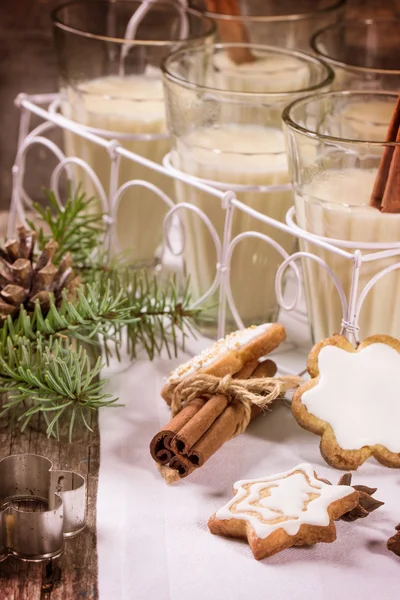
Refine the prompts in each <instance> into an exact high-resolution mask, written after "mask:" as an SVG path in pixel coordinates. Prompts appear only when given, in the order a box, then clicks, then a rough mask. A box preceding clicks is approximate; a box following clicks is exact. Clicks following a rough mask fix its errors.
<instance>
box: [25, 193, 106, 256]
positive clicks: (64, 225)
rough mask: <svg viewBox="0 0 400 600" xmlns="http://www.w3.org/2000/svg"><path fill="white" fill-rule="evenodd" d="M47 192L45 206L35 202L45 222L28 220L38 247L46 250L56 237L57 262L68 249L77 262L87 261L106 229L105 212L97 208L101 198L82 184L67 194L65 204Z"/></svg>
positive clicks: (40, 216) (38, 212) (35, 206)
mask: <svg viewBox="0 0 400 600" xmlns="http://www.w3.org/2000/svg"><path fill="white" fill-rule="evenodd" d="M45 193H46V197H47V201H48V205H47V206H46V207H43V206H41V205H40V204H38V203H37V202H35V203H34V204H33V208H34V210H35V211H36V213H37V215H38V216H39V218H40V220H41V221H42V222H43V225H40V226H38V225H37V224H36V223H35V222H34V221H32V220H30V221H28V225H29V227H30V228H31V230H32V231H35V232H36V233H37V240H38V247H39V250H43V249H44V247H45V245H46V243H47V242H48V241H49V240H50V239H53V240H54V241H56V242H57V243H58V250H57V253H56V256H55V262H59V261H60V260H61V258H62V257H63V256H64V255H65V254H67V253H68V252H69V253H70V254H71V256H72V262H73V264H74V265H76V266H79V265H82V264H85V263H87V262H88V261H90V258H91V256H92V254H93V253H94V252H96V251H97V250H98V249H99V246H100V242H101V238H102V237H103V236H104V234H105V230H106V224H105V219H104V215H103V214H102V213H101V212H99V210H98V200H97V199H96V198H94V197H92V198H87V197H86V195H85V194H84V193H83V192H82V191H81V189H80V186H78V189H77V191H76V193H75V194H74V195H71V194H69V195H68V199H67V201H66V202H65V204H64V205H63V206H61V205H60V204H59V203H58V202H57V199H56V196H55V194H54V192H52V191H51V190H46V192H45Z"/></svg>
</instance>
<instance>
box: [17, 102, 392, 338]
mask: <svg viewBox="0 0 400 600" xmlns="http://www.w3.org/2000/svg"><path fill="white" fill-rule="evenodd" d="M59 103H60V98H59V95H58V94H43V95H32V96H28V95H26V94H20V95H19V96H18V97H17V99H16V105H17V106H18V107H19V108H20V110H21V120H20V130H19V139H18V152H17V156H16V160H15V164H14V166H13V192H12V200H11V209H10V219H9V223H8V232H7V233H8V236H12V234H13V232H14V230H15V227H16V224H17V222H20V223H26V220H25V211H26V210H27V209H29V207H30V206H31V204H32V201H31V199H30V198H29V196H28V194H27V193H26V191H25V189H24V174H25V168H26V154H27V151H28V150H29V148H30V147H31V146H34V145H41V146H45V147H46V148H47V149H48V150H50V151H51V152H52V153H53V154H54V156H55V157H56V159H57V160H58V164H57V166H56V168H55V169H54V171H53V172H52V175H51V179H50V187H51V189H53V190H54V192H55V196H56V199H57V201H58V202H59V203H60V205H62V202H61V199H60V193H59V184H60V176H61V174H62V173H63V172H65V173H66V174H67V176H68V178H69V179H70V180H71V185H72V187H74V185H75V184H74V174H73V169H72V166H73V165H79V166H80V167H81V168H82V169H83V170H84V171H85V173H86V174H87V175H88V176H89V177H90V179H91V181H92V183H93V185H94V188H95V190H96V192H97V194H98V197H99V199H100V201H101V205H102V209H103V211H104V212H105V213H106V214H107V215H108V219H107V224H108V232H107V235H108V241H111V242H112V240H113V237H114V236H115V231H114V221H115V215H116V211H117V208H118V203H119V200H120V198H121V196H122V194H123V193H124V191H125V190H126V189H127V188H128V187H133V186H136V187H145V188H147V189H150V190H152V191H153V192H154V193H155V194H156V195H157V196H158V197H159V198H160V199H161V200H162V201H163V202H165V204H166V206H167V209H168V212H167V215H166V217H165V220H164V232H163V233H164V244H165V246H166V247H168V248H169V249H170V250H171V251H173V252H174V253H175V254H176V253H177V252H176V250H175V251H174V249H173V248H172V244H171V242H170V235H169V232H170V224H171V222H172V220H173V216H174V215H175V214H180V213H181V212H182V211H191V212H194V213H196V214H197V216H198V217H199V218H201V219H202V221H203V223H204V224H205V226H206V227H207V229H208V231H209V233H210V235H211V238H212V240H213V242H214V244H215V249H216V255H217V264H216V269H215V278H214V281H213V282H212V284H211V286H210V288H209V289H208V290H207V292H206V293H205V294H204V295H203V296H202V297H201V298H199V299H197V300H196V302H195V303H194V305H193V306H198V305H200V304H202V303H204V302H205V301H206V300H207V299H208V298H210V297H211V296H212V295H214V294H215V293H218V294H219V308H218V336H219V337H222V336H223V335H224V332H225V325H226V314H227V307H228V306H229V309H230V311H231V314H232V316H233V319H234V321H235V322H236V324H237V326H238V328H243V322H242V319H241V316H240V314H239V312H238V310H237V308H236V305H235V301H234V298H233V294H232V290H231V283H230V262H231V258H232V253H233V250H234V248H235V246H236V245H237V243H238V242H239V241H241V240H242V239H244V238H246V237H247V238H248V237H257V238H258V239H260V240H263V241H264V242H265V243H266V244H269V245H270V246H272V247H273V248H274V249H275V250H276V251H277V252H278V253H279V254H280V255H281V257H282V262H281V264H280V266H279V268H278V270H277V273H276V280H275V291H276V296H277V300H278V303H279V305H280V306H281V308H282V309H284V310H285V311H293V310H296V307H298V306H299V303H300V300H301V294H302V280H301V272H300V269H299V266H298V263H299V261H304V260H310V261H314V262H316V263H318V265H319V266H320V267H321V268H322V269H324V270H325V271H326V272H327V273H328V275H329V277H330V278H331V280H332V282H333V284H334V286H335V288H336V291H337V293H338V295H339V298H340V302H341V306H342V320H341V323H338V324H337V327H338V328H339V327H341V332H342V333H343V334H344V335H346V337H348V338H349V339H350V340H352V341H355V342H356V343H357V342H358V341H359V340H358V330H359V327H358V320H359V315H360V311H361V309H362V306H363V303H364V301H365V298H366V296H367V294H368V293H369V292H370V290H371V289H372V287H373V286H374V285H375V284H376V283H377V282H378V281H379V280H380V279H381V278H382V277H384V276H385V275H387V274H389V273H390V272H392V271H394V270H396V269H399V268H400V262H394V263H392V264H390V265H389V266H387V267H386V268H384V269H382V270H381V271H379V272H377V273H375V275H374V276H373V277H371V278H370V279H369V280H368V282H367V284H365V285H364V287H362V288H361V286H360V272H361V269H362V268H363V265H364V264H366V263H369V262H371V261H376V260H380V259H384V258H389V257H394V256H398V255H400V242H398V243H368V244H367V243H359V244H357V246H358V249H357V250H355V251H354V250H352V248H354V246H355V244H356V243H355V242H347V241H344V240H333V239H330V238H329V239H328V238H323V237H320V236H316V235H313V234H310V233H308V232H306V231H304V230H303V229H301V228H300V227H298V226H297V225H296V223H295V218H294V208H291V209H290V210H289V211H288V213H287V217H286V223H281V222H279V221H276V220H274V219H272V218H270V217H268V216H267V215H265V214H262V213H260V212H257V211H255V210H254V209H252V208H250V207H249V206H246V205H245V204H243V203H242V202H240V201H239V200H238V199H237V196H236V194H235V191H238V190H239V189H240V190H245V189H248V188H247V187H246V186H235V187H232V188H231V189H229V186H224V185H223V184H220V183H216V182H210V181H205V180H200V179H198V178H195V177H193V176H189V175H187V174H185V173H183V172H181V171H179V170H177V169H176V168H174V167H173V166H172V165H171V162H170V159H169V156H168V155H167V156H166V157H165V159H164V163H163V165H160V164H157V163H155V162H152V161H150V160H148V159H146V158H144V157H142V156H140V155H138V154H135V153H133V152H130V151H129V150H127V149H126V148H124V147H123V145H122V143H121V142H123V139H118V138H117V135H118V134H115V137H114V134H112V133H110V132H101V131H98V130H95V129H93V128H87V127H85V126H83V125H80V124H78V123H75V122H73V121H71V120H69V119H67V118H65V117H64V116H62V115H61V114H59V113H58V108H59ZM32 114H34V115H37V116H38V117H40V118H41V119H42V122H41V123H40V124H39V125H38V126H36V127H35V128H34V129H31V128H30V122H31V116H32ZM55 127H59V128H61V129H62V130H68V131H70V132H73V133H75V134H77V135H78V136H81V137H82V138H84V139H86V140H89V141H91V142H93V143H95V144H97V145H99V146H101V147H103V148H105V149H106V150H107V151H108V153H109V156H110V187H109V190H105V189H104V188H103V186H102V184H101V182H100V180H99V178H98V176H97V175H96V173H95V172H94V171H93V169H92V168H91V167H90V165H88V164H87V163H85V162H84V161H83V160H82V159H80V158H78V157H67V156H65V154H64V152H63V151H62V150H61V149H60V147H59V146H57V144H55V143H54V142H53V141H51V140H50V139H48V138H47V137H45V136H46V134H47V133H48V132H49V131H50V130H51V129H53V128H55ZM110 136H111V137H110ZM120 137H121V136H120ZM121 157H124V158H126V159H128V160H131V161H132V162H134V163H138V164H140V165H143V166H145V167H148V168H149V169H153V170H155V171H158V172H159V173H163V174H165V175H167V176H168V177H171V178H173V179H176V180H180V181H182V182H184V183H186V184H188V185H192V186H194V187H195V188H198V189H199V190H202V191H203V192H206V193H208V194H210V195H211V196H214V197H216V198H218V199H219V201H220V202H221V206H222V208H223V210H224V211H225V222H224V233H223V238H222V239H220V237H219V235H218V233H217V231H216V229H215V227H214V225H213V223H212V222H211V220H210V219H209V218H208V216H207V215H206V214H205V213H203V212H202V211H201V210H200V209H199V208H198V207H196V206H194V205H191V204H188V203H177V204H176V203H175V202H174V201H173V200H172V199H171V198H169V197H168V196H167V195H166V194H165V193H164V192H163V191H162V190H160V189H159V188H157V187H155V186H154V185H153V184H151V183H149V182H146V181H143V180H132V181H129V182H125V183H124V184H123V185H122V186H121V187H118V173H119V165H120V159H121ZM235 211H241V212H243V213H246V214H247V215H250V216H251V217H253V218H254V219H256V220H257V221H259V222H260V223H264V224H267V225H269V226H272V227H273V228H275V229H276V230H280V231H283V232H285V233H287V234H290V235H291V236H293V237H294V238H297V239H299V240H304V241H308V242H312V244H313V247H314V245H315V246H316V247H319V248H321V249H323V250H325V251H327V252H329V253H334V254H336V255H339V256H341V257H342V258H344V259H345V260H347V261H348V264H349V270H351V274H352V276H351V286H350V291H349V293H348V294H347V295H346V293H345V291H344V289H343V287H342V285H341V283H340V280H339V278H338V276H337V274H335V272H334V271H333V270H332V269H331V267H330V266H329V265H328V264H327V263H326V262H325V261H324V260H323V259H322V258H321V257H320V256H318V255H317V254H313V253H312V252H304V251H300V252H296V253H294V254H292V255H289V254H288V253H287V251H286V250H285V249H284V248H283V247H282V246H281V245H280V244H278V243H277V242H276V240H274V239H273V237H270V236H267V235H264V234H262V233H260V232H256V231H246V232H243V233H241V234H239V235H238V236H236V237H233V236H232V220H233V216H234V213H235ZM182 251H183V248H181V249H180V250H179V253H181V252H182ZM287 269H290V270H291V271H292V274H293V276H294V281H295V286H294V290H295V291H294V298H292V299H291V300H290V301H289V302H288V301H287V300H286V299H285V298H284V295H283V281H284V274H285V272H286V271H287Z"/></svg>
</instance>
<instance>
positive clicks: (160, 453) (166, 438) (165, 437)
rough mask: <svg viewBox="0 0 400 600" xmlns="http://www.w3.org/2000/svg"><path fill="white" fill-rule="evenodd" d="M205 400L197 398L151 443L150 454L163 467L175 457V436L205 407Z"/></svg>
mask: <svg viewBox="0 0 400 600" xmlns="http://www.w3.org/2000/svg"><path fill="white" fill-rule="evenodd" d="M204 403H205V400H203V399H202V398H196V400H193V402H191V403H190V404H188V405H187V406H185V408H184V409H183V410H181V412H180V413H178V414H177V415H176V416H175V417H174V418H173V419H171V421H170V422H169V423H167V425H166V426H165V427H164V428H163V429H162V430H161V431H160V432H158V433H157V434H156V435H155V436H154V437H153V439H152V440H151V442H150V453H151V456H152V457H153V459H154V460H155V461H156V462H158V463H160V464H161V465H165V464H167V463H168V462H169V461H170V460H171V458H172V457H173V456H174V452H173V451H172V448H171V441H172V439H173V438H174V436H175V434H176V433H177V432H178V431H179V430H180V429H181V428H182V427H183V426H184V425H186V423H187V422H188V421H190V419H192V418H193V416H194V415H195V414H196V413H197V412H198V411H199V410H200V409H201V408H202V407H203V406H204Z"/></svg>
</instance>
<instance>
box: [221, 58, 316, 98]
mask: <svg viewBox="0 0 400 600" xmlns="http://www.w3.org/2000/svg"><path fill="white" fill-rule="evenodd" d="M253 56H254V58H255V60H254V61H252V62H246V63H241V64H236V63H235V62H233V60H232V59H231V58H230V57H229V54H228V53H227V52H219V53H218V54H216V55H215V57H214V60H213V67H214V72H213V82H212V83H214V84H215V85H216V87H218V88H220V89H228V90H232V91H237V92H252V93H254V92H260V93H265V92H278V93H279V92H280V93H282V91H296V90H301V89H302V88H306V87H307V86H308V85H309V78H310V69H309V67H308V65H307V64H305V63H304V62H302V61H301V60H299V59H298V58H296V56H293V55H290V54H278V53H276V54H272V55H270V56H268V57H263V56H262V55H261V56H259V55H257V51H254V52H253ZM210 83H211V82H210Z"/></svg>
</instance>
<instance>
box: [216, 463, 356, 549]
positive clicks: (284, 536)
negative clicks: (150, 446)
mask: <svg viewBox="0 0 400 600" xmlns="http://www.w3.org/2000/svg"><path fill="white" fill-rule="evenodd" d="M233 490H234V493H235V495H234V497H233V498H232V500H230V502H228V504H226V505H225V506H223V507H222V508H220V509H219V510H218V511H217V512H216V513H215V514H214V515H213V516H212V517H211V518H210V519H209V521H208V527H209V529H210V531H211V533H214V534H216V535H223V536H228V537H235V538H243V539H247V541H248V543H249V545H250V548H251V550H252V552H253V554H254V558H256V559H257V560H261V559H263V558H267V557H269V556H272V555H273V554H276V553H277V552H280V551H281V550H284V549H285V548H290V547H291V546H308V545H310V544H316V543H317V542H333V541H335V539H336V527H335V524H334V522H333V521H334V520H336V519H339V518H340V517H341V516H342V515H344V514H345V513H347V512H349V511H351V510H352V509H353V508H355V507H356V506H357V505H358V500H359V492H358V491H357V490H355V489H354V488H353V487H351V486H349V485H330V484H329V483H328V482H326V481H322V480H321V479H318V477H317V475H316V473H315V472H314V469H313V468H312V466H311V465H309V464H301V465H298V466H297V467H295V468H294V469H292V470H290V471H287V472H285V473H279V474H277V475H271V476H270V477H263V478H262V479H248V480H243V481H237V482H236V483H235V485H234V486H233Z"/></svg>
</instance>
